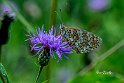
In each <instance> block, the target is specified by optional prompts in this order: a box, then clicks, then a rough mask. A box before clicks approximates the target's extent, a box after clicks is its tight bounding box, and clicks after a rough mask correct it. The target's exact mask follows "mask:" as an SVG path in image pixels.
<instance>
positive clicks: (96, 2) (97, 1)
mask: <svg viewBox="0 0 124 83" xmlns="http://www.w3.org/2000/svg"><path fill="white" fill-rule="evenodd" d="M108 5H109V1H108V0H88V7H89V8H90V9H92V10H96V11H100V10H104V9H106V8H107V7H108Z"/></svg>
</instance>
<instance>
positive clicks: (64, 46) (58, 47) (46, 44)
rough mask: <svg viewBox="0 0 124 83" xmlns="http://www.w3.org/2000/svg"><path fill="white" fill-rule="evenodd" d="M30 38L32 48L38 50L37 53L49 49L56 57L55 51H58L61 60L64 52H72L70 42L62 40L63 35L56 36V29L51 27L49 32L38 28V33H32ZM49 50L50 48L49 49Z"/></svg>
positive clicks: (39, 53)
mask: <svg viewBox="0 0 124 83" xmlns="http://www.w3.org/2000/svg"><path fill="white" fill-rule="evenodd" d="M29 40H30V42H31V50H34V51H36V54H35V55H41V53H42V51H43V50H46V49H49V53H50V56H52V57H53V58H55V56H54V54H53V52H56V54H57V55H58V57H59V59H60V60H61V59H62V57H63V56H65V55H64V53H71V50H72V47H70V46H69V44H68V42H63V41H62V36H61V35H58V36H56V30H55V29H53V27H52V28H51V30H50V31H49V33H47V32H45V31H44V26H42V30H41V29H40V28H38V30H37V33H36V34H33V35H30V36H29ZM47 51H48V50H47Z"/></svg>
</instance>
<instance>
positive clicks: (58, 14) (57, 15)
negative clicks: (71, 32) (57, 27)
mask: <svg viewBox="0 0 124 83" xmlns="http://www.w3.org/2000/svg"><path fill="white" fill-rule="evenodd" d="M55 13H56V14H57V16H58V18H59V19H60V21H61V23H62V24H63V22H62V18H61V16H60V15H59V14H58V12H57V11H55ZM60 14H61V9H60Z"/></svg>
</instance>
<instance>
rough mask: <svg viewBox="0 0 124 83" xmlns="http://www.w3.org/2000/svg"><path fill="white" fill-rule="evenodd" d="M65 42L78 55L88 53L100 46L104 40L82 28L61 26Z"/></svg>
mask: <svg viewBox="0 0 124 83" xmlns="http://www.w3.org/2000/svg"><path fill="white" fill-rule="evenodd" d="M60 29H61V32H60V33H61V35H62V37H63V41H67V42H68V43H69V45H70V46H73V49H74V50H75V51H76V52H77V53H87V52H90V51H92V50H94V49H96V48H97V47H99V46H100V44H101V42H102V39H101V38H100V37H98V36H96V35H94V34H93V33H91V32H87V31H86V30H81V29H80V28H71V27H65V26H64V25H60Z"/></svg>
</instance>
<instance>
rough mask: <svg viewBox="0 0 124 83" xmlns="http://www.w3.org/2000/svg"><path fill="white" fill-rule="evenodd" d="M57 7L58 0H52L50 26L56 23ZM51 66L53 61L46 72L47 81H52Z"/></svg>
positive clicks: (48, 82)
mask: <svg viewBox="0 0 124 83" xmlns="http://www.w3.org/2000/svg"><path fill="white" fill-rule="evenodd" d="M56 8H57V0H51V11H50V15H51V16H50V25H49V26H50V27H51V26H52V25H54V23H55V11H56ZM50 68H51V63H50V62H49V65H48V67H47V72H46V73H47V74H46V78H47V79H46V80H48V81H47V83H50V74H51V71H50Z"/></svg>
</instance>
